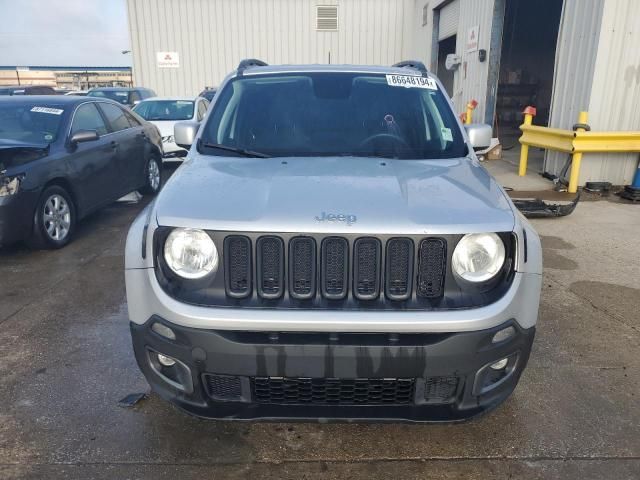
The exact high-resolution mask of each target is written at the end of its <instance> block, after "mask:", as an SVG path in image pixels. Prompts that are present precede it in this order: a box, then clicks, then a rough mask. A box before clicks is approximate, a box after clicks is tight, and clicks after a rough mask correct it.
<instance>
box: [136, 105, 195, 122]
mask: <svg viewBox="0 0 640 480" xmlns="http://www.w3.org/2000/svg"><path fill="white" fill-rule="evenodd" d="M194 108H195V107H194V102H193V100H145V101H144V102H140V103H139V104H138V105H136V106H135V107H133V111H134V112H136V113H137V114H138V115H140V116H141V117H142V118H144V119H145V120H149V121H154V120H156V121H165V120H166V121H175V120H191V119H192V118H193V111H194Z"/></svg>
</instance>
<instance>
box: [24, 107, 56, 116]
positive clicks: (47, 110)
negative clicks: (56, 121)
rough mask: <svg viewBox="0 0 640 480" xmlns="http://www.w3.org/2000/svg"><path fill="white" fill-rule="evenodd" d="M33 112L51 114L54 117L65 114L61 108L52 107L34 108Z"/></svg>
mask: <svg viewBox="0 0 640 480" xmlns="http://www.w3.org/2000/svg"><path fill="white" fill-rule="evenodd" d="M31 111H32V112H37V113H50V114H52V115H62V112H64V110H62V109H61V108H51V107H33V108H32V109H31Z"/></svg>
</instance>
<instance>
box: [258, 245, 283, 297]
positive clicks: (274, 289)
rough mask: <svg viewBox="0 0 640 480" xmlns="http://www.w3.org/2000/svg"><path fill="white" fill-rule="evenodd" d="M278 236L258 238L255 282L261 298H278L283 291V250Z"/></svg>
mask: <svg viewBox="0 0 640 480" xmlns="http://www.w3.org/2000/svg"><path fill="white" fill-rule="evenodd" d="M282 245H283V244H282V240H281V239H280V238H279V237H261V238H260V239H259V240H258V249H257V250H258V252H257V255H258V258H257V266H258V272H257V284H258V294H259V295H260V296H261V297H262V298H278V297H280V296H281V295H282V293H283V291H284V250H283V246H282Z"/></svg>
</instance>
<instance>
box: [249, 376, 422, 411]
mask: <svg viewBox="0 0 640 480" xmlns="http://www.w3.org/2000/svg"><path fill="white" fill-rule="evenodd" d="M251 389H252V393H253V400H254V401H255V402H257V403H270V404H315V405H390V404H393V405H399V404H405V405H406V404H410V403H413V401H414V391H415V379H413V378H353V379H344V378H287V377H284V378H283V377H254V378H252V379H251Z"/></svg>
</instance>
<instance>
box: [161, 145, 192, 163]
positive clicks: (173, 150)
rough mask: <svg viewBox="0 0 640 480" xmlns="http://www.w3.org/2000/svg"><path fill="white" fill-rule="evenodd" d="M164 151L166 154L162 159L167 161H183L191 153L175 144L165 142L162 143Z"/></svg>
mask: <svg viewBox="0 0 640 480" xmlns="http://www.w3.org/2000/svg"><path fill="white" fill-rule="evenodd" d="M162 151H163V152H164V153H163V155H162V158H164V159H165V160H166V159H168V160H172V159H173V160H180V161H181V160H183V159H184V157H186V156H187V153H189V152H188V151H187V150H185V149H184V148H182V147H179V146H178V145H176V144H175V143H174V142H167V141H165V140H163V141H162Z"/></svg>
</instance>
